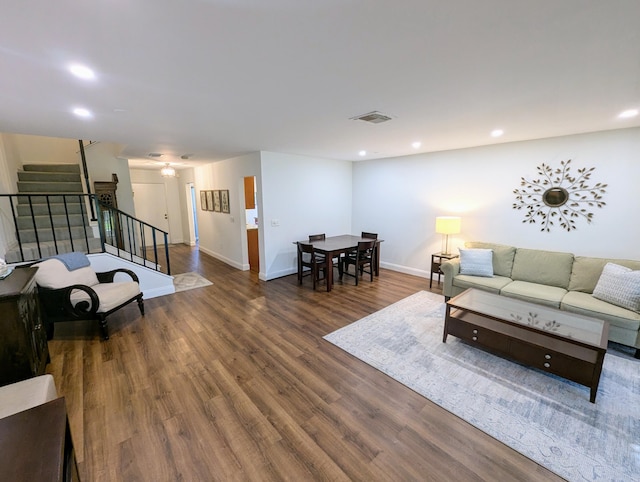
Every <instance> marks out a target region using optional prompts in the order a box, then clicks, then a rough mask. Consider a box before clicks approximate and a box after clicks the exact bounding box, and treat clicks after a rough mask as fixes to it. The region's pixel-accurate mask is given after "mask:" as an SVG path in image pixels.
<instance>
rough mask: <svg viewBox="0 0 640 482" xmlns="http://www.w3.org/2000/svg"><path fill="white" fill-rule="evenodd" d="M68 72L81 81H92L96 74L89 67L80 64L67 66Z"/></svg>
mask: <svg viewBox="0 0 640 482" xmlns="http://www.w3.org/2000/svg"><path fill="white" fill-rule="evenodd" d="M69 72H71V73H72V74H73V75H75V76H76V77H78V78H79V79H83V80H93V79H95V78H96V74H95V73H94V72H93V70H91V69H90V68H89V67H86V66H84V65H80V64H73V65H70V66H69Z"/></svg>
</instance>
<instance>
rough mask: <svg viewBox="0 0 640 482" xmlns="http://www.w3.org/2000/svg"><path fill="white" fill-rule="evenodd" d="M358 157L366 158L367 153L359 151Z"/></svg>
mask: <svg viewBox="0 0 640 482" xmlns="http://www.w3.org/2000/svg"><path fill="white" fill-rule="evenodd" d="M358 155H359V156H360V157H362V156H366V155H367V151H360V152H358Z"/></svg>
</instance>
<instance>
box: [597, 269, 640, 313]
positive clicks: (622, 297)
mask: <svg viewBox="0 0 640 482" xmlns="http://www.w3.org/2000/svg"><path fill="white" fill-rule="evenodd" d="M593 297H594V298H597V299H599V300H602V301H607V302H608V303H611V304H613V305H616V306H620V307H622V308H626V309H628V310H633V311H640V271H633V270H632V269H630V268H627V267H625V266H620V265H619V264H614V263H607V264H606V265H605V266H604V269H603V270H602V274H601V275H600V278H599V279H598V284H596V287H595V289H594V290H593Z"/></svg>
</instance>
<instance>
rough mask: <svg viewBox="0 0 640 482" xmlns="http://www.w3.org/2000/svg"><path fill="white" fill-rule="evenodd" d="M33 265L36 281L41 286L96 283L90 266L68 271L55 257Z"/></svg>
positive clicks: (53, 286)
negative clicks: (35, 267) (35, 268)
mask: <svg viewBox="0 0 640 482" xmlns="http://www.w3.org/2000/svg"><path fill="white" fill-rule="evenodd" d="M33 266H37V267H38V271H37V272H36V283H38V284H39V285H40V286H42V287H43V288H51V289H59V288H64V287H65V286H71V285H86V286H93V285H96V284H98V277H97V276H96V273H95V271H93V268H91V266H87V267H85V268H80V269H74V270H73V271H69V270H68V269H67V267H66V266H65V265H64V263H63V262H62V261H60V260H58V259H55V258H49V259H47V260H45V261H41V262H39V263H37V264H34V265H33Z"/></svg>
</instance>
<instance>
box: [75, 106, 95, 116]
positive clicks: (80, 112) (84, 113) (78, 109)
mask: <svg viewBox="0 0 640 482" xmlns="http://www.w3.org/2000/svg"><path fill="white" fill-rule="evenodd" d="M73 113H74V114H75V115H77V116H78V117H84V118H88V117H91V111H90V110H89V109H85V108H84V107H76V108H75V109H73Z"/></svg>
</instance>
